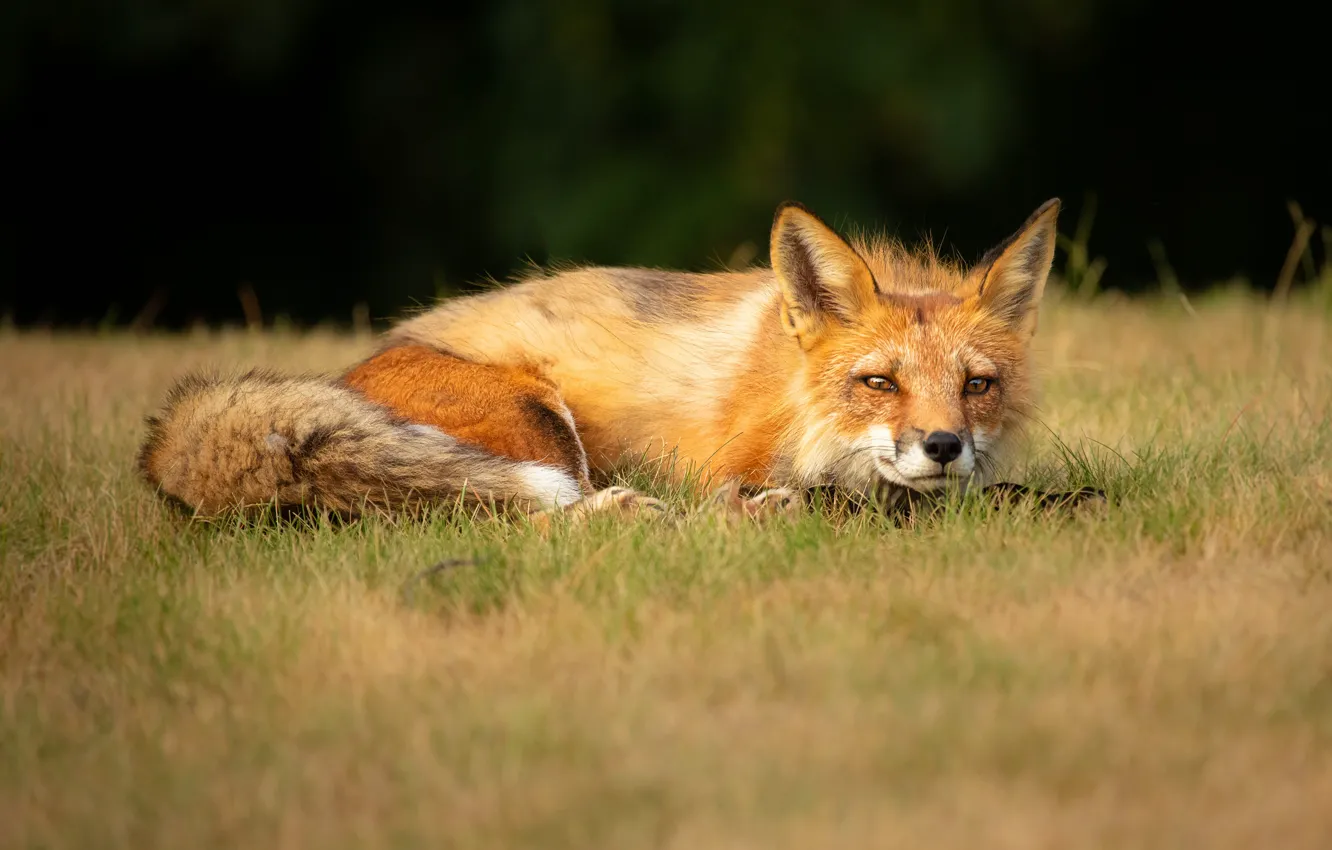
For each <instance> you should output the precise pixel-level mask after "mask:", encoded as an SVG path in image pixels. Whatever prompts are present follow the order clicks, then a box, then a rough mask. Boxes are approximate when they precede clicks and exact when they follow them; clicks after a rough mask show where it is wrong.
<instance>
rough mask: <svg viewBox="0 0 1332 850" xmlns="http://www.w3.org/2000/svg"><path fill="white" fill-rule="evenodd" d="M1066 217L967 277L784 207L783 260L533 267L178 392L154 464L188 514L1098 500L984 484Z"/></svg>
mask: <svg viewBox="0 0 1332 850" xmlns="http://www.w3.org/2000/svg"><path fill="white" fill-rule="evenodd" d="M1059 210H1060V200H1059V199H1058V198H1051V199H1050V200H1048V201H1046V202H1045V203H1043V204H1042V205H1040V207H1039V208H1037V209H1036V210H1035V211H1034V212H1032V213H1031V214H1030V215H1029V216H1028V217H1027V219H1026V220H1025V221H1024V222H1023V223H1022V224H1021V226H1020V227H1018V229H1017V230H1016V231H1014V232H1013V233H1012V234H1010V235H1009V236H1008V237H1006V238H1004V239H1003V240H1001V241H1000V242H999V243H998V244H996V245H994V247H993V248H991V249H990V250H989V251H987V252H986V253H985V254H984V256H982V257H981V259H980V260H979V261H977V262H975V263H969V264H968V263H963V262H961V261H960V260H957V259H953V258H945V257H943V256H941V255H940V253H939V252H938V251H936V250H935V249H934V248H932V247H929V246H927V247H925V248H917V249H908V248H907V247H906V246H905V245H904V244H903V243H902V242H900V241H899V240H896V239H894V238H890V237H888V236H886V235H882V234H879V235H875V234H863V233H852V234H849V235H847V236H843V235H842V234H839V233H838V232H837V230H835V229H834V228H833V227H832V226H830V225H829V224H828V223H827V222H825V221H824V220H823V219H822V218H820V217H819V216H818V215H817V214H816V213H814V212H813V211H812V210H810V209H809V208H807V207H806V206H805V205H803V204H802V203H800V202H798V201H786V202H783V203H781V204H780V205H778V207H777V208H776V211H775V213H774V216H773V221H772V226H771V230H770V232H769V262H768V263H767V264H754V265H751V266H750V267H748V268H745V269H742V270H732V269H723V270H712V271H705V272H690V271H672V270H662V269H657V268H647V267H609V266H598V265H575V266H569V267H565V268H549V267H548V268H537V269H535V270H532V271H530V272H529V273H527V274H525V275H521V276H519V277H517V278H516V279H514V280H512V281H510V282H508V283H506V284H504V285H499V286H495V287H492V288H489V289H485V290H482V291H479V292H473V293H470V294H464V295H459V296H454V297H446V298H443V299H441V300H440V301H438V302H437V303H435V304H433V305H431V306H429V307H427V308H425V309H423V310H420V311H418V312H416V313H415V314H411V315H407V316H404V317H402V318H401V319H400V320H398V321H397V322H395V323H394V324H392V325H391V326H390V327H389V328H388V329H387V330H385V331H384V332H382V333H381V334H380V335H379V338H378V339H377V340H376V343H375V345H374V347H373V350H372V351H371V352H370V353H369V354H368V355H367V356H364V357H363V358H361V359H360V360H358V361H357V362H355V363H352V364H350V365H349V366H347V367H346V368H345V369H344V370H342V371H341V372H340V374H330V375H319V374H306V375H284V374H280V373H277V372H274V371H271V370H262V369H259V370H251V371H249V372H246V373H243V374H239V375H233V376H225V375H219V374H211V373H202V372H196V373H191V374H188V375H185V376H183V377H181V378H179V379H178V380H177V382H176V383H175V385H174V386H172V387H171V389H170V391H169V392H168V394H167V398H166V401H165V402H164V403H163V405H162V406H161V408H160V410H159V411H158V412H157V413H155V414H153V415H151V416H149V417H148V418H147V420H146V423H147V433H146V435H145V437H144V439H143V442H142V445H141V447H140V450H139V453H138V458H137V461H138V469H139V471H140V473H141V475H142V476H143V478H144V479H145V480H146V482H147V483H148V484H149V485H150V486H151V487H153V488H154V489H155V490H156V491H157V492H158V493H159V494H160V495H162V496H163V497H164V498H166V499H167V500H169V501H171V502H173V503H175V504H177V505H178V506H180V507H182V508H184V509H186V510H188V511H189V512H191V513H192V515H194V516H196V517H217V516H221V515H224V514H227V513H229V512H232V511H240V512H242V513H244V512H247V511H254V510H257V509H261V508H265V507H270V506H276V507H278V508H280V509H285V508H292V509H300V508H311V507H313V508H315V509H318V510H323V511H329V512H332V513H334V514H338V515H344V516H351V517H357V516H361V515H363V514H364V513H366V512H369V511H390V512H392V511H396V510H403V509H411V508H419V507H424V506H430V505H436V504H443V503H460V504H462V503H468V504H483V503H484V504H489V505H495V504H502V505H505V506H511V507H514V508H516V509H517V510H518V511H520V512H523V513H526V514H529V515H534V516H552V515H557V514H570V515H573V516H586V515H589V514H593V513H600V512H604V511H607V510H616V511H621V512H627V513H644V512H654V511H655V512H663V511H666V510H667V507H666V506H665V505H664V504H663V503H662V501H660V500H658V499H656V498H653V497H651V496H649V495H647V494H645V493H643V492H640V491H639V490H637V489H634V488H630V487H625V486H618V485H615V484H614V483H613V482H614V481H615V480H616V478H615V476H616V475H617V474H619V473H621V472H623V471H624V470H625V469H626V468H628V467H631V466H633V465H635V464H641V463H642V462H643V461H644V460H645V459H653V458H656V459H667V460H669V461H670V464H669V469H668V471H667V473H666V475H667V476H668V477H669V478H671V479H672V480H676V481H678V480H683V479H684V478H685V477H687V476H694V480H697V481H702V482H707V483H708V485H709V486H711V485H714V484H716V483H717V482H722V484H723V487H724V488H725V487H729V488H730V489H729V490H727V491H726V492H727V493H729V494H730V495H729V496H728V497H727V498H728V500H729V501H728V504H732V505H734V506H737V508H736V509H737V510H739V511H741V512H743V513H746V514H748V515H756V514H759V513H762V512H763V511H764V510H765V509H766V508H767V507H770V506H779V507H780V508H786V507H788V506H790V505H791V504H793V503H795V502H796V501H798V494H800V493H807V492H811V491H812V490H815V489H817V488H824V487H826V488H832V489H835V490H837V491H845V492H850V493H857V494H885V493H886V494H888V496H889V497H890V501H891V500H892V498H898V497H901V498H906V499H908V500H909V499H911V498H913V497H921V496H930V495H938V494H941V493H946V492H949V491H962V492H965V491H967V490H968V489H970V488H980V489H981V490H982V491H983V492H995V493H999V494H1007V495H1008V496H1010V497H1011V496H1012V495H1014V494H1018V495H1023V494H1031V495H1034V496H1035V497H1036V498H1038V499H1039V500H1041V502H1042V504H1048V503H1055V502H1058V503H1060V504H1064V503H1073V502H1080V501H1082V500H1084V499H1088V498H1103V495H1104V494H1101V493H1100V492H1099V491H1093V490H1090V489H1087V488H1084V489H1083V490H1079V491H1072V492H1069V493H1045V492H1041V491H1032V490H1029V489H1028V488H1026V487H1025V486H1023V485H1021V484H1016V483H1013V482H1004V481H996V480H994V476H995V471H996V470H997V469H998V468H999V467H1000V464H1001V462H1002V460H1003V459H1004V457H1005V453H1006V452H1007V451H1008V450H1009V449H1010V447H1011V446H1012V445H1013V444H1014V442H1015V440H1016V439H1018V438H1019V437H1020V436H1021V435H1022V433H1023V431H1024V426H1025V425H1026V423H1027V422H1028V421H1029V420H1030V419H1031V418H1032V416H1033V409H1034V399H1035V380H1034V377H1033V366H1032V363H1031V347H1032V340H1033V337H1034V335H1035V333H1036V328H1037V324H1038V308H1039V306H1040V303H1041V300H1042V296H1043V293H1044V291H1045V288H1046V283H1047V279H1048V277H1049V275H1050V272H1051V267H1052V264H1053V260H1054V253H1055V246H1056V234H1057V229H1056V226H1057V218H1058V214H1059ZM736 488H743V494H753V495H743V496H741V495H736V494H737V493H738V492H741V491H739V490H737V489H736ZM718 492H722V491H721V490H719V491H718Z"/></svg>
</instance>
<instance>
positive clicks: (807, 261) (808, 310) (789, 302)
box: [770, 201, 879, 350]
mask: <svg viewBox="0 0 1332 850" xmlns="http://www.w3.org/2000/svg"><path fill="white" fill-rule="evenodd" d="M770 250H771V256H772V269H773V272H774V273H775V274H776V276H777V283H778V285H779V286H780V287H781V291H782V300H781V314H782V315H781V318H782V328H783V329H784V330H785V331H786V332H787V333H788V334H790V335H791V336H793V337H795V338H796V340H797V341H798V342H799V343H800V346H801V347H802V348H804V349H805V350H809V348H810V346H812V345H813V344H814V342H815V340H817V339H818V338H819V337H820V336H821V335H822V333H823V331H824V329H825V328H826V327H827V326H828V324H829V323H833V324H848V323H853V322H855V320H856V317H857V316H858V315H859V314H860V312H861V311H862V310H863V309H865V307H866V306H868V305H869V304H872V303H873V302H874V301H875V300H876V299H877V298H878V293H879V286H878V284H877V283H875V281H874V274H873V273H872V272H871V271H870V269H869V266H868V265H866V264H865V260H864V258H863V257H861V256H860V254H858V253H856V250H855V249H854V248H852V247H851V246H850V245H849V244H848V243H847V242H846V240H844V239H842V237H840V236H838V235H837V233H836V232H834V231H833V229H832V228H831V227H829V226H828V225H827V224H825V223H824V222H823V220H822V219H820V218H819V217H818V216H816V215H814V213H812V212H810V211H809V210H808V209H806V208H805V207H803V206H801V205H800V204H798V203H796V202H794V201H787V202H786V203H784V204H782V205H781V206H779V207H778V208H777V213H776V215H774V216H773V222H772V237H771V245H770Z"/></svg>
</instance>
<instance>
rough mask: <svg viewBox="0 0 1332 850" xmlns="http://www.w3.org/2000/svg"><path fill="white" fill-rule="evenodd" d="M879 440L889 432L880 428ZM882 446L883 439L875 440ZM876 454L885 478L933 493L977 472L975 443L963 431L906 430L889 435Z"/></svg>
mask: <svg viewBox="0 0 1332 850" xmlns="http://www.w3.org/2000/svg"><path fill="white" fill-rule="evenodd" d="M880 433H881V435H882V437H888V436H889V433H890V430H889V429H886V428H885V429H883V431H881V432H880ZM878 444H879V445H880V446H882V445H883V441H882V439H880V441H878ZM885 448H886V449H887V450H886V451H879V452H878V453H877V454H876V457H875V460H876V461H877V464H878V467H879V472H880V474H882V475H883V477H884V478H886V479H888V480H889V481H893V482H895V483H897V484H902V485H905V486H907V487H911V488H913V489H916V490H936V489H939V488H942V487H946V486H949V484H950V483H958V482H962V481H965V480H967V479H969V478H970V477H971V476H972V474H973V472H975V470H976V444H975V440H974V438H973V436H972V434H971V431H970V430H969V429H966V428H961V429H957V430H951V429H950V430H946V429H940V428H936V429H934V430H930V431H925V430H923V429H919V428H906V429H903V430H902V431H901V432H900V433H897V434H893V435H891V442H889V443H888V445H887V446H886V447H885Z"/></svg>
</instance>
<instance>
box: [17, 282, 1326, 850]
mask: <svg viewBox="0 0 1332 850" xmlns="http://www.w3.org/2000/svg"><path fill="white" fill-rule="evenodd" d="M1329 328H1332V320H1330V317H1329V315H1328V313H1327V312H1326V311H1325V310H1324V309H1323V308H1322V307H1321V306H1317V305H1315V304H1313V302H1311V301H1309V300H1307V299H1305V300H1301V299H1300V298H1299V297H1298V294H1297V297H1295V298H1293V299H1292V303H1291V304H1290V306H1288V307H1285V308H1281V309H1278V310H1269V309H1268V308H1267V307H1266V306H1265V305H1264V304H1263V303H1262V302H1261V301H1259V300H1258V299H1257V298H1256V297H1253V296H1249V295H1245V294H1243V293H1217V294H1215V295H1213V296H1210V297H1208V298H1205V299H1197V300H1195V301H1194V302H1193V303H1192V304H1191V305H1187V307H1186V305H1183V304H1181V303H1179V302H1178V301H1165V300H1161V301H1150V302H1145V303H1129V302H1123V301H1116V300H1113V299H1102V300H1100V301H1097V302H1095V303H1093V304H1091V305H1089V306H1079V305H1075V304H1072V303H1068V304H1058V303H1053V304H1051V306H1050V308H1049V309H1048V310H1047V312H1046V314H1045V315H1044V317H1043V319H1042V327H1041V332H1040V341H1041V348H1042V362H1043V364H1044V367H1045V372H1046V375H1047V378H1046V382H1045V383H1046V388H1047V390H1046V400H1045V403H1044V406H1043V407H1044V410H1043V414H1042V415H1043V420H1044V422H1045V423H1046V424H1047V425H1048V426H1049V428H1050V431H1049V432H1047V431H1038V432H1037V433H1036V434H1035V438H1036V439H1035V440H1034V441H1033V445H1032V449H1031V456H1030V457H1029V458H1027V459H1025V460H1024V462H1029V463H1030V465H1031V467H1030V469H1029V470H1028V475H1029V476H1030V477H1031V478H1033V479H1035V480H1038V481H1052V480H1056V479H1067V480H1069V481H1070V483H1075V484H1086V483H1090V484H1096V485H1099V486H1102V487H1105V488H1106V489H1108V490H1109V491H1110V492H1111V493H1112V494H1113V495H1114V496H1115V498H1116V499H1117V501H1118V503H1119V504H1118V507H1117V508H1116V509H1115V510H1114V511H1113V512H1112V514H1111V515H1110V516H1109V517H1106V518H1102V519H1083V520H1072V521H1066V522H1050V521H1043V520H1040V519H1038V518H1032V517H1028V516H1023V515H1020V514H1017V513H1013V514H1005V515H1000V516H993V517H986V516H984V515H983V514H982V512H981V511H979V510H978V509H976V508H975V506H974V505H968V504H965V503H963V504H959V505H956V506H955V508H954V509H953V510H950V511H949V512H947V513H946V514H945V515H943V516H942V517H939V518H938V519H936V520H934V521H931V522H927V523H924V524H922V525H920V526H916V527H910V528H905V529H894V528H891V527H888V526H886V525H883V524H882V523H878V522H875V521H874V520H872V519H867V518H855V519H851V520H848V521H846V522H840V523H839V522H833V521H830V520H828V519H825V518H820V517H810V518H807V519H802V520H799V521H797V522H795V523H794V524H791V525H782V526H777V527H771V528H743V529H739V530H734V531H726V530H724V529H720V528H711V527H706V526H704V527H690V528H687V529H685V530H671V529H667V528H656V527H651V526H639V525H624V524H616V523H615V522H613V521H606V522H602V523H600V524H597V525H595V526H594V527H593V528H591V529H589V530H586V531H582V532H577V533H575V532H572V531H569V530H567V529H562V530H558V531H557V532H556V534H555V536H554V537H553V539H551V540H549V541H545V540H543V539H541V538H540V537H538V536H537V535H536V534H534V533H533V532H531V531H530V530H529V529H528V528H525V527H523V526H521V525H519V524H512V523H509V524H506V523H498V522H496V523H488V524H487V523H477V524H473V523H469V522H466V521H462V520H459V519H457V518H456V517H450V516H447V515H440V516H437V517H435V518H433V519H431V520H429V521H426V522H418V523H411V524H403V525H401V526H398V527H395V526H394V525H392V524H390V523H386V522H368V523H364V524H361V525H357V526H353V527H350V528H344V529H336V528H330V527H316V528H309V529H292V528H287V529H278V528H257V529H256V528H251V529H236V528H220V529H217V528H214V529H209V528H200V527H189V526H186V525H184V524H182V523H181V522H180V521H179V520H178V518H177V517H176V516H175V515H173V514H172V513H170V512H169V511H167V510H165V509H164V508H163V507H162V506H161V505H159V504H158V502H157V501H156V500H155V499H154V498H153V496H152V495H151V494H150V493H148V492H147V491H146V489H145V488H144V487H143V486H141V485H140V484H139V483H138V481H137V480H136V479H135V478H134V475H133V471H132V467H131V458H132V455H133V452H134V449H135V445H136V441H137V440H138V438H139V436H140V434H141V428H140V421H141V417H142V415H143V414H144V413H145V412H146V411H147V410H149V409H150V408H151V407H152V406H153V405H155V404H156V403H157V401H158V400H159V398H160V395H161V393H162V392H163V391H164V389H165V387H166V386H167V384H168V383H169V382H170V380H171V379H172V378H173V377H174V376H175V375H176V374H178V373H179V372H180V371H181V370H183V369H186V368H189V367H191V366H194V365H199V364H225V365H249V364H276V365H280V366H283V367H286V368H292V369H307V368H313V369H320V370H328V369H334V368H337V367H338V366H340V365H342V364H345V363H348V362H350V361H351V360H352V359H353V358H355V357H356V356H358V355H359V354H361V353H362V352H364V351H366V350H368V347H369V345H370V340H368V339H366V338H350V337H342V336H338V335H335V334H331V333H329V334H322V333H315V334H309V335H294V334H267V335H257V334H248V333H232V334H221V335H200V336H197V337H193V338H186V339H180V338H174V339H170V338H157V337H148V338H135V337H127V336H118V335H107V336H94V335H84V336H59V335H56V336H47V335H31V334H21V333H17V332H13V331H9V332H4V333H0V422H3V436H2V437H0V755H3V759H2V760H0V844H3V845H4V846H6V847H50V848H59V847H86V846H98V847H136V848H140V847H155V846H161V847H207V846H246V847H250V846H308V847H320V848H333V847H342V846H346V847H358V848H360V847H374V846H389V845H392V846H416V845H420V846H431V847H439V846H459V847H462V846H466V847H518V846H536V847H543V848H545V847H577V848H589V847H615V848H617V850H618V848H636V847H647V846H653V847H657V846H668V847H689V848H707V847H756V848H757V847H763V848H776V847H811V846H826V847H832V846H838V847H842V846H854V847H869V846H909V847H932V848H951V847H958V848H964V847H975V846H987V847H1058V848H1081V847H1108V846H1116V847H1118V846H1132V847H1144V848H1146V847H1179V846H1186V845H1191V846H1207V847H1250V846H1255V845H1258V844H1260V843H1261V844H1263V845H1264V846H1280V847H1284V848H1293V847H1325V846H1328V845H1329V841H1332V502H1330V501H1329V499H1330V498H1332V460H1330V459H1329V458H1330V457H1332V455H1330V454H1329V431H1328V422H1329V414H1332V381H1330V380H1329V378H1332V340H1330V339H1329V333H1328V332H1329ZM1052 434H1053V435H1057V436H1058V438H1059V440H1061V441H1062V442H1063V444H1064V447H1063V448H1061V447H1060V445H1059V443H1057V442H1056V441H1055V439H1054V438H1053V436H1052ZM459 555H461V556H473V557H475V558H476V559H477V561H478V564H477V565H476V566H473V567H464V568H461V569H459V570H457V571H454V572H452V573H449V574H445V575H443V576H440V577H437V578H434V579H432V580H431V581H430V582H429V583H428V584H427V585H426V586H425V587H423V588H422V589H421V590H420V591H419V593H418V599H417V601H416V603H415V604H414V605H413V606H410V607H408V606H404V605H403V604H401V603H400V602H399V600H398V598H397V590H398V587H399V585H400V584H401V583H402V582H403V581H404V580H405V579H407V578H408V577H409V576H411V575H412V574H414V573H415V572H416V571H418V570H420V569H421V568H422V567H423V566H425V565H427V564H429V563H431V562H432V561H435V560H437V559H439V558H441V557H445V556H459Z"/></svg>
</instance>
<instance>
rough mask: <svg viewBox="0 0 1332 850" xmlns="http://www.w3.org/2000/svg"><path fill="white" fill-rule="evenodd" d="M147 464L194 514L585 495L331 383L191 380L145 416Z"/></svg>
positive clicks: (561, 478) (545, 471) (528, 502)
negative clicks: (273, 507) (160, 407)
mask: <svg viewBox="0 0 1332 850" xmlns="http://www.w3.org/2000/svg"><path fill="white" fill-rule="evenodd" d="M139 468H140V470H141V471H142V472H143V475H144V476H145V477H146V478H147V479H148V481H149V482H150V483H151V484H153V485H154V486H155V487H157V488H158V489H159V490H160V492H161V493H163V494H164V495H165V496H167V497H169V498H172V499H175V500H178V501H179V502H181V503H183V504H184V505H185V506H186V507H188V508H190V509H192V510H193V511H194V512H195V513H196V514H199V515H204V516H216V515H220V514H224V513H227V512H230V511H233V510H236V509H241V510H245V509H252V508H256V507H259V506H265V505H273V504H274V503H276V505H277V506H278V507H282V508H287V507H300V506H309V507H317V508H321V509H326V510H331V511H334V512H337V513H341V514H344V515H351V516H355V515H358V514H360V513H362V512H363V511H364V510H365V509H366V508H367V507H369V508H378V509H388V510H395V509H398V508H403V507H412V506H417V505H421V504H424V503H433V502H446V501H457V500H459V498H460V497H461V499H462V500H463V501H465V502H488V501H491V500H493V501H495V502H506V503H515V502H517V503H521V504H523V505H525V506H527V507H529V508H547V507H553V506H557V505H565V504H570V503H572V502H574V501H577V500H578V499H579V498H580V497H581V496H582V493H581V492H580V490H579V487H578V483H577V481H575V480H574V479H573V478H572V477H571V476H569V475H568V474H567V473H565V472H563V471H562V470H559V469H556V468H554V467H551V466H546V465H544V464H539V463H532V462H523V461H515V460H511V459H509V458H504V457H498V456H496V455H492V454H489V453H487V452H485V451H484V450H482V449H480V448H477V447H475V446H471V445H467V444H465V443H461V442H459V441H458V440H456V439H454V438H453V437H451V436H449V435H447V434H444V433H443V432H441V431H439V430H437V429H434V428H431V427H428V426H422V425H413V424H411V423H409V422H404V421H403V420H401V419H398V418H397V417H395V416H394V415H393V414H391V413H390V412H389V411H388V410H387V409H385V408H383V407H381V406H379V405H377V404H374V403H372V402H370V401H368V400H367V399H366V398H365V397H364V396H362V395H360V394H359V393H358V392H356V391H355V390H352V389H349V388H347V387H345V386H341V385H339V384H337V383H335V382H333V381H331V380H323V379H318V378H295V377H283V376H280V375H275V374H271V373H266V372H258V371H256V372H250V373H248V374H245V375H241V376H239V377H235V378H219V377H204V376H199V375H193V376H189V377H186V378H184V379H183V380H181V381H180V382H179V383H177V384H176V386H175V387H174V388H173V389H172V390H171V392H170V394H169V396H168V398H167V401H166V404H165V407H164V409H163V410H162V411H161V412H160V413H159V414H158V415H157V416H154V417H151V418H150V419H149V420H148V436H147V438H146V439H145V441H144V444H143V447H142V448H141V449H140V452H139Z"/></svg>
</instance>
